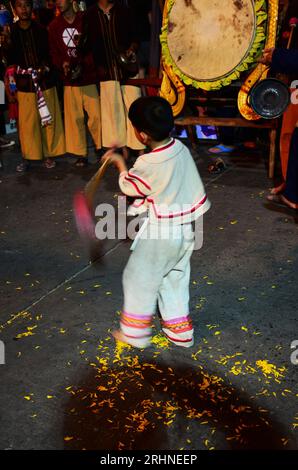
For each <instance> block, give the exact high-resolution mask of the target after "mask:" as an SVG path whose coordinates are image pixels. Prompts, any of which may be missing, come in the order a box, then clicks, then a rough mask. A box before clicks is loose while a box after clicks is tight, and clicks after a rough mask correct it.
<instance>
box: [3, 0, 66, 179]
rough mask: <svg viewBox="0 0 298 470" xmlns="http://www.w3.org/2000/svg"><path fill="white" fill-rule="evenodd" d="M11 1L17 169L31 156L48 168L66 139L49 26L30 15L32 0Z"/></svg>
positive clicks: (10, 53) (10, 48)
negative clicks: (19, 157) (14, 16)
mask: <svg viewBox="0 0 298 470" xmlns="http://www.w3.org/2000/svg"><path fill="white" fill-rule="evenodd" d="M12 5H13V7H14V10H15V12H16V14H17V16H18V17H19V20H18V21H17V22H16V23H15V24H14V25H13V26H12V28H11V36H10V40H9V45H8V51H7V52H8V65H10V66H13V65H14V66H15V67H16V86H17V100H18V107H19V138H20V144H21V150H22V156H23V162H22V163H21V164H20V165H18V166H17V171H18V172H23V171H25V170H26V169H27V168H28V166H29V162H30V161H31V160H42V159H43V158H44V157H45V166H46V168H53V167H54V166H55V160H53V158H52V157H56V156H58V155H62V154H64V153H65V141H64V130H63V124H62V118H61V112H60V107H59V101H58V96H57V91H56V88H55V79H54V76H53V74H52V70H51V61H50V53H49V45H48V34H47V30H46V29H45V28H44V27H43V26H41V25H39V24H38V23H36V22H35V21H33V20H32V19H31V16H32V0H14V1H13V2H12Z"/></svg>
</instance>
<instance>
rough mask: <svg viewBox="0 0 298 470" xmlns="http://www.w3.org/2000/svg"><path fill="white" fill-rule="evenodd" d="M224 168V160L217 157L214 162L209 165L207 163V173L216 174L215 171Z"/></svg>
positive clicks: (220, 171) (223, 169)
mask: <svg viewBox="0 0 298 470" xmlns="http://www.w3.org/2000/svg"><path fill="white" fill-rule="evenodd" d="M225 170H226V165H225V162H224V161H223V160H222V159H221V158H218V159H217V160H216V161H215V162H214V163H211V165H208V171H209V173H213V174H214V173H215V174H217V173H222V172H223V171H225Z"/></svg>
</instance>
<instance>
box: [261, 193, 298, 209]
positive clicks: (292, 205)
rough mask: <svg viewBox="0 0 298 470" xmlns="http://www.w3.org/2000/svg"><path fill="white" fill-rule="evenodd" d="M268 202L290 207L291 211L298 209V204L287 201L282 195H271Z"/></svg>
mask: <svg viewBox="0 0 298 470" xmlns="http://www.w3.org/2000/svg"><path fill="white" fill-rule="evenodd" d="M267 200H268V201H270V202H273V203H274V204H278V205H280V206H286V207H289V208H290V209H294V210H297V209H298V204H295V203H294V202H291V201H289V199H287V198H286V197H285V196H283V195H282V194H269V195H268V196H267Z"/></svg>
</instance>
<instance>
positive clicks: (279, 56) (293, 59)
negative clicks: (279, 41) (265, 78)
mask: <svg viewBox="0 0 298 470" xmlns="http://www.w3.org/2000/svg"><path fill="white" fill-rule="evenodd" d="M260 62H261V63H262V64H265V65H270V66H271V72H273V73H285V74H295V73H298V50H297V49H274V48H271V49H265V50H264V52H263V56H262V57H261V59H260Z"/></svg>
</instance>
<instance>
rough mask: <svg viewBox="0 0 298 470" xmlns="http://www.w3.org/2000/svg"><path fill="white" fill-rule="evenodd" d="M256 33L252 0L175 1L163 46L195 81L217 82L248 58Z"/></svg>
mask: <svg viewBox="0 0 298 470" xmlns="http://www.w3.org/2000/svg"><path fill="white" fill-rule="evenodd" d="M255 35H256V14H255V2H254V0H225V1H222V0H212V2H211V1H210V0H176V1H175V3H174V4H173V6H172V9H171V11H170V13H169V22H168V33H167V46H168V49H169V52H170V55H171V58H172V60H173V62H174V64H175V65H176V66H177V68H178V69H179V70H180V71H181V72H182V73H183V74H184V75H185V76H186V77H190V78H192V79H194V80H196V81H200V82H204V81H211V82H212V81H217V80H220V79H222V78H224V77H226V76H228V75H230V74H231V73H233V71H234V70H235V69H236V68H237V66H239V65H240V64H242V63H243V61H244V60H245V58H246V57H248V55H249V53H250V50H251V48H252V45H253V43H254V40H255Z"/></svg>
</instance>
